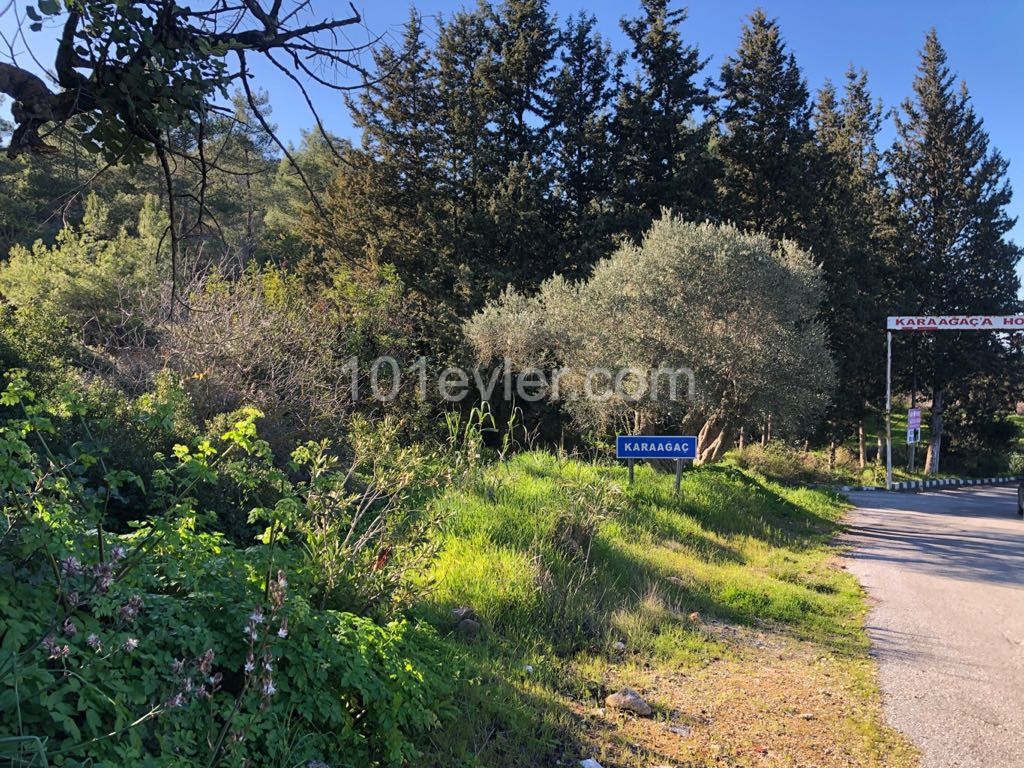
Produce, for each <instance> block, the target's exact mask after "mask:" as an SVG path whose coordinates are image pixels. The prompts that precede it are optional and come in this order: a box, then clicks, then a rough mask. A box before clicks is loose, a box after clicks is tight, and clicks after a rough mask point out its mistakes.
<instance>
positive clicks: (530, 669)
mask: <svg viewBox="0 0 1024 768" xmlns="http://www.w3.org/2000/svg"><path fill="white" fill-rule="evenodd" d="M523 672H525V673H526V674H528V675H532V674H533V665H532V664H527V665H526V666H525V667H523Z"/></svg>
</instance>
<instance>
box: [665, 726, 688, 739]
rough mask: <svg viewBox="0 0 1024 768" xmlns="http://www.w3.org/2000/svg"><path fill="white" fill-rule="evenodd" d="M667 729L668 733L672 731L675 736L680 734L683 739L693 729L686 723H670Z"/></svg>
mask: <svg viewBox="0 0 1024 768" xmlns="http://www.w3.org/2000/svg"><path fill="white" fill-rule="evenodd" d="M668 730H669V732H670V733H674V734H675V735H676V736H682V737H683V738H684V739H686V738H689V737H690V736H691V735H693V729H692V728H691V727H690V726H688V725H670V726H669V727H668Z"/></svg>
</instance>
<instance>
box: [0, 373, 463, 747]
mask: <svg viewBox="0 0 1024 768" xmlns="http://www.w3.org/2000/svg"><path fill="white" fill-rule="evenodd" d="M0 409H2V412H0V494H2V496H3V498H2V501H3V509H4V513H5V514H4V517H3V519H2V521H0V524H2V526H3V527H2V529H0V711H3V712H4V713H5V716H4V717H3V718H2V721H0V740H4V739H21V740H24V741H22V742H21V743H22V744H31V745H37V746H38V747H39V748H41V749H43V750H44V751H45V754H46V757H47V760H48V762H49V763H50V764H52V765H67V766H72V765H82V764H85V763H91V764H93V765H152V766H184V765H189V766H192V765H241V764H245V765H250V766H280V765H295V764H301V763H303V762H305V761H317V760H319V761H327V762H329V764H331V765H333V766H339V765H342V766H353V767H355V766H369V765H380V766H400V765H405V764H408V763H409V762H410V761H413V760H414V759H415V758H416V755H417V754H418V751H419V747H420V746H421V745H422V744H423V743H424V740H425V737H426V734H427V732H428V731H430V730H431V729H433V728H436V727H438V726H439V725H441V724H442V723H443V722H444V721H445V719H446V718H447V717H449V716H450V714H451V712H452V706H451V701H452V690H453V686H454V682H455V674H454V673H453V672H451V671H450V670H451V669H452V668H455V665H454V664H453V662H452V659H450V658H449V656H448V653H447V652H446V651H445V650H444V647H443V646H442V645H441V644H440V642H439V641H438V640H437V638H436V637H435V635H434V633H433V631H432V630H431V629H430V628H429V627H426V626H424V625H420V624H413V623H409V622H407V621H406V620H403V619H401V618H397V619H393V620H390V621H386V622H384V623H380V624H378V623H375V622H374V621H373V620H372V619H370V618H367V617H363V616H357V615H354V614H352V613H347V612H343V611H338V610H331V609H323V608H321V607H320V605H319V604H318V603H317V602H314V601H311V599H310V597H311V596H316V595H317V592H316V589H315V585H316V580H317V578H319V571H318V568H319V565H318V564H317V562H316V560H315V559H314V558H311V557H310V554H309V552H308V550H307V548H306V547H305V546H304V545H303V538H302V526H303V520H304V519H305V518H306V517H307V516H308V511H309V510H308V509H307V508H306V507H305V506H304V502H305V501H306V500H308V497H306V496H304V495H303V493H302V491H301V489H300V486H293V485H291V484H289V483H288V480H287V477H286V475H285V474H284V473H283V472H282V471H281V470H279V469H277V468H276V467H274V466H273V465H272V464H270V463H268V461H267V460H268V457H269V448H268V447H267V445H266V444H265V443H263V442H262V441H260V440H259V438H258V436H257V434H256V430H255V426H254V419H255V418H256V416H257V413H256V412H250V413H249V414H248V415H247V418H244V419H241V420H239V421H238V422H236V423H235V424H233V425H231V426H230V427H229V428H228V429H226V430H225V431H224V432H223V434H221V435H220V437H219V441H218V444H217V445H214V444H213V443H212V442H211V441H209V440H205V439H200V440H198V441H196V442H195V443H194V444H193V445H192V446H185V445H178V446H176V447H175V448H174V450H173V452H172V455H171V456H170V457H164V456H158V457H157V460H156V468H155V469H153V470H152V471H151V472H150V473H148V474H147V475H145V476H143V475H140V474H137V473H135V472H132V471H130V470H125V469H121V468H117V467H116V466H112V465H110V464H108V463H107V462H106V461H105V460H104V459H103V455H102V454H101V453H93V452H90V450H89V449H88V446H86V445H84V444H81V443H76V444H74V445H72V446H70V447H69V448H68V451H67V452H66V453H61V454H58V453H56V452H55V451H54V450H53V448H52V447H51V444H56V442H57V440H56V438H58V437H59V435H57V434H56V427H55V419H57V420H60V419H65V418H67V419H72V418H78V419H79V420H80V421H81V423H82V425H83V428H87V426H88V422H89V416H90V414H89V411H88V407H87V405H86V404H84V403H83V402H82V401H81V400H78V399H67V400H64V401H60V402H57V403H40V402H37V401H36V398H35V396H34V394H33V392H32V391H31V390H30V389H29V388H28V386H27V384H26V383H25V380H24V378H21V377H18V376H14V377H12V379H11V381H10V383H9V385H8V387H7V389H6V390H5V391H4V393H3V395H2V397H0ZM407 463H408V462H407ZM96 467H100V471H99V472H98V473H97V472H96V471H94V470H95V468H96ZM254 471H255V472H256V474H257V475H258V477H256V478H255V481H254V485H253V487H254V488H257V489H258V490H260V491H261V492H262V491H264V490H265V489H266V487H268V486H274V487H277V489H278V495H277V497H276V498H265V499H264V506H261V507H255V508H254V509H253V511H252V513H251V515H252V519H253V521H254V522H260V523H262V524H263V525H265V526H266V533H265V535H264V536H262V537H261V541H260V542H259V543H257V544H256V545H255V546H252V547H249V548H246V549H239V548H237V547H235V546H233V545H232V543H231V542H230V541H229V540H228V539H227V538H226V537H225V536H224V535H223V534H222V533H219V532H216V531H204V527H205V526H206V525H207V523H208V522H210V515H209V514H208V513H206V512H205V511H204V510H203V509H202V507H201V506H200V505H199V504H198V501H197V498H196V496H195V491H196V489H197V488H199V487H202V486H203V485H206V484H211V483H214V484H215V483H216V482H217V481H218V479H219V478H220V477H221V475H229V476H233V477H234V479H235V480H236V482H237V481H239V480H240V478H241V477H242V476H243V475H245V474H246V473H249V474H252V473H253V472H254ZM237 487H239V488H242V489H244V488H245V486H244V484H242V483H240V482H239V483H238V486H237ZM132 488H134V489H138V490H140V491H142V492H143V493H142V495H141V496H140V498H142V499H144V500H145V504H146V506H145V507H143V508H140V509H139V510H138V518H137V519H138V522H135V523H134V524H133V527H134V530H132V532H130V533H126V534H122V535H113V534H111V533H108V532H107V531H106V530H105V529H104V522H105V520H106V515H107V509H108V507H109V505H110V503H111V501H112V500H114V499H116V498H119V497H124V496H125V494H127V493H129V489H132ZM252 502H253V499H248V503H250V504H252ZM240 503H247V502H246V499H245V498H244V496H243V498H242V499H241V500H240ZM396 509H397V507H396V506H394V505H393V506H391V507H389V510H390V512H391V513H392V514H393V516H397V512H395V510H396ZM376 519H378V518H377V517H375V516H373V515H372V514H370V515H367V516H366V518H365V522H366V525H356V526H355V528H354V530H355V531H356V532H357V534H358V535H359V536H360V537H361V538H365V540H366V541H367V542H368V546H369V549H368V551H370V552H374V553H378V554H379V551H380V548H381V547H382V546H386V545H387V541H388V539H387V535H388V534H389V532H390V529H388V528H387V527H386V526H385V527H384V528H383V529H380V530H379V531H378V532H376V533H374V532H373V525H372V522H371V521H373V520H376ZM368 534H369V535H368ZM367 556H369V555H367ZM356 559H357V560H358V558H356ZM399 560H400V558H398V557H397V556H396V562H397V561H399ZM364 562H365V559H364ZM395 567H397V565H396V566H395ZM286 574H287V577H286ZM368 578H369V577H368ZM379 578H380V577H379V575H376V574H375V575H373V576H372V578H370V580H369V581H368V582H367V583H368V584H371V585H373V586H374V587H375V588H376V589H377V590H378V591H377V592H374V594H375V595H376V596H378V599H384V598H385V597H387V596H388V595H390V594H391V593H389V592H387V590H385V594H384V595H380V593H379ZM352 583H353V584H355V585H356V586H361V585H360V584H359V582H358V579H356V578H353V580H352ZM367 588H368V587H367ZM36 739H38V741H35V740H36Z"/></svg>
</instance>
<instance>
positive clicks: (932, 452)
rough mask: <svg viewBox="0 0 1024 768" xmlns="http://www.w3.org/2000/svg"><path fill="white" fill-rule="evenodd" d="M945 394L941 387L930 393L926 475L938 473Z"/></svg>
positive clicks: (925, 463)
mask: <svg viewBox="0 0 1024 768" xmlns="http://www.w3.org/2000/svg"><path fill="white" fill-rule="evenodd" d="M944 399H945V394H944V393H943V391H942V390H941V389H938V390H935V391H934V392H933V393H932V418H931V434H930V435H929V436H928V454H927V455H926V456H925V460H924V473H925V474H926V475H937V474H939V459H940V457H941V454H942V414H943V412H944V411H945V409H946V406H945V402H944Z"/></svg>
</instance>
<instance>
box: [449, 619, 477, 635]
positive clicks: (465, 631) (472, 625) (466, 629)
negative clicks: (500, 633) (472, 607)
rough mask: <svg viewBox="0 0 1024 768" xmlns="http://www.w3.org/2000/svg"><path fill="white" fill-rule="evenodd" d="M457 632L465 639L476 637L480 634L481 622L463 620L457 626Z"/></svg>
mask: <svg viewBox="0 0 1024 768" xmlns="http://www.w3.org/2000/svg"><path fill="white" fill-rule="evenodd" d="M455 631H456V632H458V633H459V634H460V635H462V636H463V637H476V636H477V635H479V634H480V622H479V621H476V620H474V619H463V620H462V621H460V622H459V623H458V624H456V625H455Z"/></svg>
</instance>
